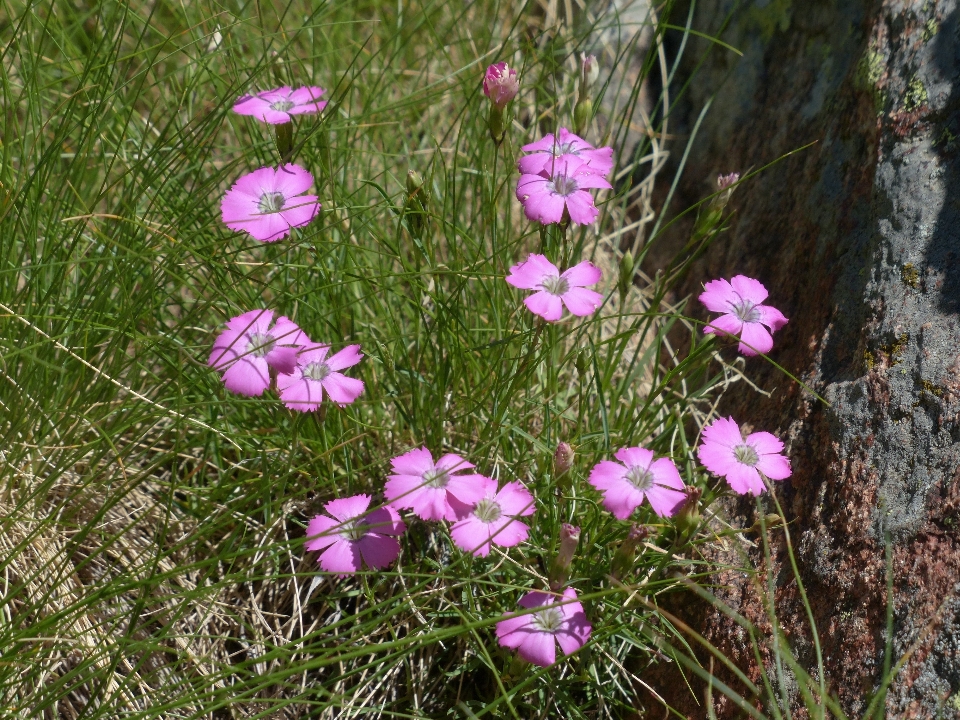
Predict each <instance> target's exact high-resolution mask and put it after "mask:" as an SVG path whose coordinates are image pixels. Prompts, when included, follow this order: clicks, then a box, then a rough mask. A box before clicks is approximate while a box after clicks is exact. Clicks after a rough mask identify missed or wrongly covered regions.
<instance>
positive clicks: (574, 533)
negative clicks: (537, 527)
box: [550, 523, 580, 592]
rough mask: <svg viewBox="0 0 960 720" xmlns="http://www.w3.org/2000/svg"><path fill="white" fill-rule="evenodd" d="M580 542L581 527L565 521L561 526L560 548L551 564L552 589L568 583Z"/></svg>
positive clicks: (557, 588)
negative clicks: (571, 566)
mask: <svg viewBox="0 0 960 720" xmlns="http://www.w3.org/2000/svg"><path fill="white" fill-rule="evenodd" d="M579 543H580V528H578V527H576V526H574V525H569V524H567V523H564V524H563V525H561V526H560V549H559V550H558V551H557V556H556V557H555V558H554V559H553V563H552V564H551V566H550V589H551V590H553V591H554V592H556V591H557V590H559V589H560V588H562V587H563V586H564V585H566V584H567V579H568V578H569V577H570V565H571V563H573V555H574V553H576V552H577V545H578V544H579Z"/></svg>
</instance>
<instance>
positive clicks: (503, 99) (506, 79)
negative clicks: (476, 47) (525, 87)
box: [483, 62, 520, 110]
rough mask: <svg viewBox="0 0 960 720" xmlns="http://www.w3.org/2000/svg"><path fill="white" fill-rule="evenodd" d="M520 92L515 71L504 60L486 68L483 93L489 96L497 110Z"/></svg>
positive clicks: (501, 108)
mask: <svg viewBox="0 0 960 720" xmlns="http://www.w3.org/2000/svg"><path fill="white" fill-rule="evenodd" d="M518 92H520V81H519V80H517V71H516V70H514V69H513V68H511V67H510V66H509V65H507V64H506V63H505V62H499V63H496V64H494V65H491V66H490V67H488V68H487V72H486V74H485V75H484V76H483V94H484V95H486V96H487V97H488V98H490V102H492V103H493V104H494V105H495V106H496V107H497V108H498V109H499V110H503V108H504V107H506V104H507V103H508V102H510V101H511V100H513V99H514V98H515V97H516V96H517V93H518Z"/></svg>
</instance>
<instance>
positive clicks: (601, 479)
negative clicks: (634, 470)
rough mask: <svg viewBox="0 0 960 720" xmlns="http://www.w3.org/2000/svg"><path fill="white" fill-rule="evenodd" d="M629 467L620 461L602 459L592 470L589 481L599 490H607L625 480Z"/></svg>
mask: <svg viewBox="0 0 960 720" xmlns="http://www.w3.org/2000/svg"><path fill="white" fill-rule="evenodd" d="M626 474H627V469H626V468H625V467H624V466H623V465H621V464H620V463H615V462H612V461H610V460H601V461H600V462H598V463H597V464H596V465H594V466H593V470H591V471H590V479H589V481H588V482H589V483H590V484H591V485H593V486H594V487H595V488H596V489H597V490H607V489H608V488H611V487H613V486H614V485H615V483H618V482H619V481H621V480H623V478H624V476H625V475H626Z"/></svg>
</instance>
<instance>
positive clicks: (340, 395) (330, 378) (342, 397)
mask: <svg viewBox="0 0 960 720" xmlns="http://www.w3.org/2000/svg"><path fill="white" fill-rule="evenodd" d="M321 384H322V385H323V389H324V390H326V391H327V395H329V396H330V399H331V400H333V401H334V402H335V403H337V404H338V405H349V404H350V403H352V402H353V401H354V400H356V399H357V398H358V397H360V393H362V392H363V380H357V379H356V378H351V377H347V376H346V375H341V374H340V373H338V372H332V373H330V374H329V375H327V376H326V377H325V378H324V379H323V380H322V381H321Z"/></svg>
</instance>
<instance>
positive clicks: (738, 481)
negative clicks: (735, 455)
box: [724, 463, 766, 495]
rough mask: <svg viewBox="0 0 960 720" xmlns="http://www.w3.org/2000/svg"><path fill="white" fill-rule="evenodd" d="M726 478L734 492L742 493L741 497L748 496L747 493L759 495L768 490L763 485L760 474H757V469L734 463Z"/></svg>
mask: <svg viewBox="0 0 960 720" xmlns="http://www.w3.org/2000/svg"><path fill="white" fill-rule="evenodd" d="M724 477H726V479H727V482H728V483H729V484H730V487H731V488H733V490H734V492H737V493H740V494H741V495H746V494H747V493H749V494H751V495H759V494H760V493H762V492H763V491H764V490H765V489H766V488H765V487H764V485H763V480H761V479H760V473H759V472H757V469H756V468H755V467H750V466H749V465H744V464H742V463H734V464H733V465H731V466H730V467H729V468H728V469H727V472H726V473H725V474H724Z"/></svg>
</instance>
